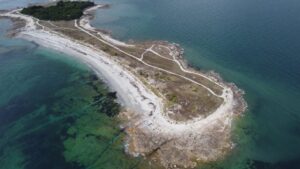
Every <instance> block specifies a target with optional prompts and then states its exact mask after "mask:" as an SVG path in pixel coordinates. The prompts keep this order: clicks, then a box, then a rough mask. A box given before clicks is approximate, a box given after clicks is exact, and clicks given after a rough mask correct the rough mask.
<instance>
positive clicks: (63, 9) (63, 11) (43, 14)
mask: <svg viewBox="0 0 300 169" xmlns="http://www.w3.org/2000/svg"><path fill="white" fill-rule="evenodd" d="M94 5H95V3H94V2H90V1H59V2H57V4H56V5H55V6H49V7H43V6H30V7H28V8H24V9H23V10H22V11H21V13H22V14H25V15H31V16H33V17H36V18H38V19H41V20H53V21H58V20H73V19H78V18H80V17H81V16H82V15H83V10H84V9H86V8H88V7H91V6H94Z"/></svg>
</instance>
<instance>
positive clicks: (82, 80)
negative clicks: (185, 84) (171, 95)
mask: <svg viewBox="0 0 300 169" xmlns="http://www.w3.org/2000/svg"><path fill="white" fill-rule="evenodd" d="M43 2H45V0H18V1H11V0H0V9H12V8H16V7H22V6H27V5H28V4H33V3H43ZM96 2H97V3H109V4H110V5H111V6H110V8H107V9H101V10H98V11H97V12H96V16H95V18H94V20H93V21H92V25H93V26H95V27H97V28H101V29H105V30H107V31H109V32H110V33H111V35H112V36H113V37H115V38H117V39H120V40H123V41H137V42H138V41H151V40H167V41H169V42H175V43H178V44H180V45H181V46H182V47H183V48H184V51H185V54H184V55H185V59H186V61H187V62H188V64H189V65H190V66H192V67H194V68H196V69H199V70H201V71H204V72H206V71H212V70H213V71H215V72H217V73H219V74H220V75H221V77H222V78H223V79H224V80H225V81H227V82H233V83H235V84H236V85H237V86H238V87H239V88H240V89H242V90H243V91H244V92H245V95H244V97H245V100H246V101H247V103H248V108H247V111H246V112H245V113H244V114H243V115H241V117H240V118H238V119H236V120H235V122H234V129H233V131H232V137H233V140H234V142H235V148H234V149H233V151H232V152H231V153H229V154H228V155H227V156H226V157H224V159H220V160H218V161H216V162H213V163H209V164H205V165H203V164H202V165H200V166H199V167H198V168H199V169H299V168H300V85H299V83H300V66H299V65H300V2H299V1H298V0H264V1H261V0H228V1H224V0H184V1H183V0H151V1H149V0H122V1H120V0H101V1H100V0H96ZM0 25H1V26H0V169H41V168H43V169H127V168H128V169H130V168H131V169H133V168H140V169H148V168H151V165H149V163H148V162H147V161H145V160H144V159H142V158H133V157H129V156H128V155H126V153H125V152H124V145H123V140H124V137H125V136H124V133H123V132H122V131H121V130H120V129H119V124H120V122H119V121H118V119H117V118H116V117H115V114H116V113H117V112H118V111H119V109H120V105H119V104H118V103H116V102H115V101H114V98H113V97H112V95H113V94H111V92H112V91H110V90H109V89H108V86H106V84H104V83H103V82H102V81H101V79H99V78H97V76H96V75H95V74H94V73H93V72H92V70H90V69H89V68H88V67H87V66H85V65H84V64H82V63H80V62H79V61H77V60H74V59H73V58H72V56H67V55H65V54H62V53H58V52H56V51H53V50H51V49H46V48H43V47H40V46H39V45H37V44H34V43H31V42H28V41H25V40H21V39H15V38H9V37H7V36H6V31H7V30H9V29H10V28H11V26H12V23H11V21H9V20H0Z"/></svg>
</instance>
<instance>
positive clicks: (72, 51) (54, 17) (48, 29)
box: [0, 1, 247, 168]
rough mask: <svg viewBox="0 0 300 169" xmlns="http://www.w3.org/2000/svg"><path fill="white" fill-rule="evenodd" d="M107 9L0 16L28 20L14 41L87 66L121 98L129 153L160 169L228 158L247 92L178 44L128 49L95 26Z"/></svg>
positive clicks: (82, 6)
mask: <svg viewBox="0 0 300 169" xmlns="http://www.w3.org/2000/svg"><path fill="white" fill-rule="evenodd" d="M73 7H74V8H73ZM104 7H107V5H95V4H93V3H92V2H77V1H72V2H58V3H57V4H56V5H53V6H45V7H43V6H32V7H29V8H24V9H21V10H19V9H18V10H13V11H9V12H4V13H3V14H1V15H0V16H3V17H8V18H11V19H13V21H14V22H15V23H19V22H23V24H18V25H19V28H15V29H14V31H15V33H14V35H15V36H16V37H18V38H23V39H27V40H29V41H33V42H35V43H37V44H39V45H42V46H45V47H48V48H51V49H54V50H57V51H60V52H63V53H66V54H69V55H70V56H73V57H75V58H77V59H79V60H81V61H83V62H84V63H85V64H87V65H89V66H90V67H91V68H92V69H93V70H94V71H95V73H96V74H97V75H99V77H100V78H102V79H103V80H104V81H105V82H106V83H107V84H108V86H109V87H110V88H111V89H112V90H114V91H116V92H117V93H116V96H117V99H118V100H119V102H120V103H122V105H123V107H124V110H123V111H122V112H120V113H119V114H118V116H117V117H118V118H120V120H121V121H122V124H120V127H121V130H122V131H124V132H125V133H126V139H125V141H124V145H125V146H124V147H125V152H126V153H128V154H130V155H132V156H143V157H144V158H146V159H148V160H151V162H152V163H153V164H159V166H160V167H159V168H194V167H196V166H197V165H201V163H207V162H211V161H216V160H218V159H222V158H223V157H224V156H225V155H227V154H228V153H229V152H230V151H231V150H232V149H233V148H234V143H233V141H232V137H231V132H232V123H233V121H234V119H235V118H237V117H239V116H240V115H241V114H242V113H243V112H244V111H245V109H246V107H247V104H246V103H245V101H244V99H243V91H242V90H240V89H238V88H237V87H236V86H235V85H234V84H232V83H227V82H224V81H223V80H222V79H221V77H220V76H219V75H218V74H216V73H214V72H208V73H203V72H200V71H199V70H195V69H193V68H191V67H189V66H188V65H187V63H186V62H185V61H184V56H183V55H184V52H183V49H182V48H181V47H180V46H179V45H178V44H175V43H170V42H167V41H147V42H138V43H137V42H132V43H125V42H121V41H118V40H116V39H113V38H111V37H110V35H108V34H106V33H105V32H103V31H101V30H99V29H96V28H94V27H92V26H91V25H90V20H91V19H92V18H93V16H94V11H95V10H96V9H99V8H104ZM54 11H57V12H54ZM25 14H26V15H25ZM20 25H21V26H20ZM113 96H114V97H115V94H114V95H113Z"/></svg>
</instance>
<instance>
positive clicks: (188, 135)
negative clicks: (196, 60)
mask: <svg viewBox="0 0 300 169" xmlns="http://www.w3.org/2000/svg"><path fill="white" fill-rule="evenodd" d="M92 8H93V10H96V9H98V8H99V6H98V7H97V8H96V7H92ZM86 11H88V12H91V11H92V10H91V8H89V9H87V10H86ZM15 12H17V11H12V12H9V13H6V14H5V15H6V16H7V17H10V18H20V19H22V20H25V21H26V26H25V27H24V28H22V29H21V30H20V32H19V34H18V35H17V36H16V37H18V38H23V39H26V40H29V41H33V42H36V43H38V44H39V45H41V46H44V47H47V48H51V49H54V50H57V51H60V52H63V53H66V54H68V55H70V56H73V57H75V58H76V59H79V60H81V61H82V62H84V63H85V64H87V65H88V66H89V67H91V69H92V70H93V71H95V72H96V73H97V75H98V76H99V77H100V78H101V79H102V80H104V82H105V83H106V84H108V86H109V87H110V88H111V89H113V90H116V91H117V96H118V99H120V101H121V103H123V104H124V106H126V107H127V108H129V109H131V110H129V111H128V112H124V113H123V114H122V115H124V116H125V117H127V118H128V119H127V123H126V124H124V125H123V126H126V133H127V139H126V146H125V148H126V149H125V150H126V152H127V153H129V154H131V155H134V156H137V155H142V156H146V155H147V154H148V153H149V152H148V151H149V150H148V149H146V148H147V147H148V146H150V147H151V145H148V144H146V143H145V144H146V145H140V141H139V140H140V139H147V138H149V139H150V140H152V139H153V138H150V137H156V138H158V139H155V140H154V141H157V142H164V141H165V140H166V139H167V140H170V139H172V141H170V142H171V143H174V144H175V146H173V147H171V148H176V149H177V150H173V151H175V152H176V151H178V150H181V149H187V150H188V149H194V148H195V147H197V148H198V149H199V151H198V152H196V153H195V154H193V156H192V157H195V158H197V159H196V161H214V160H217V159H218V158H221V157H223V156H224V155H225V154H226V153H225V152H224V150H225V151H226V152H227V151H228V150H230V149H232V148H233V143H232V142H231V139H230V134H231V133H230V132H231V124H232V120H233V119H234V117H235V116H236V115H239V114H240V113H241V112H243V111H245V109H246V107H247V105H246V103H245V101H244V100H243V98H242V94H243V93H242V92H241V91H240V89H238V88H237V87H236V86H235V85H234V84H229V83H225V82H223V80H222V79H220V78H218V76H214V77H213V78H214V79H215V80H216V81H219V82H218V83H219V84H221V85H222V87H224V91H223V94H222V96H221V97H223V98H224V103H222V105H221V106H220V107H219V108H218V109H217V110H216V111H215V112H213V113H212V114H211V115H209V116H208V117H206V118H204V119H203V118H202V117H201V118H195V119H193V120H190V121H186V122H174V121H173V120H171V119H168V117H166V115H164V113H163V111H164V102H163V98H160V97H159V96H157V95H156V94H155V93H154V92H153V91H151V89H149V88H148V87H147V86H146V85H145V84H143V82H142V81H141V80H140V79H139V78H138V77H136V76H135V75H134V74H133V73H132V72H130V71H129V70H127V69H126V68H124V67H123V66H122V65H121V64H120V63H119V62H118V60H116V59H115V60H114V59H112V58H111V57H110V56H109V55H108V54H107V53H105V52H103V51H101V50H100V49H97V48H95V47H93V46H91V45H89V44H85V43H84V42H80V41H77V40H74V39H72V38H70V37H67V36H65V35H62V34H59V33H55V32H53V31H52V32H51V31H46V30H40V29H37V27H36V24H37V23H36V22H35V19H33V18H32V17H29V16H24V15H21V14H16V13H15ZM90 19H91V18H90V15H89V14H88V13H85V16H84V17H82V19H81V20H80V21H79V23H80V24H79V26H82V27H83V28H85V29H86V30H88V29H91V30H93V31H95V32H98V31H97V30H95V28H93V27H92V26H91V25H90V24H89V20H90ZM91 30H90V31H91ZM98 33H99V34H100V36H103V35H104V34H103V33H102V32H98ZM103 39H104V40H106V41H108V42H109V43H111V44H113V45H117V46H122V45H123V46H124V45H125V46H126V47H130V46H132V45H131V44H126V43H124V42H120V41H118V40H115V39H113V38H111V37H110V36H108V38H107V37H106V38H103ZM178 48H180V47H179V46H178ZM182 54H183V52H180V55H178V56H180V57H182ZM177 61H178V62H181V63H180V64H181V65H182V67H183V68H184V69H185V70H187V71H192V72H197V73H198V72H199V71H196V70H194V69H193V68H190V67H188V66H187V64H185V62H184V61H183V58H177ZM202 75H203V76H205V77H206V78H209V79H210V78H212V76H208V75H206V74H202ZM150 113H151V114H153V115H152V116H149V115H148V114H150ZM137 133H139V134H141V133H142V134H141V135H140V136H136V134H137ZM216 135H221V136H220V137H219V136H216ZM140 137H142V138H140ZM173 139H174V140H175V141H173ZM211 141H217V142H218V145H217V147H218V148H217V149H212V148H211V147H210V144H211ZM158 144H161V143H158ZM151 149H153V147H151ZM165 151H168V150H165ZM188 151H189V150H188ZM207 151H211V152H207ZM169 153H171V152H169ZM159 156H160V158H161V159H158V161H160V162H161V163H162V165H163V166H168V165H169V162H167V161H165V160H168V157H166V156H164V154H162V153H160V154H159ZM178 158H179V157H178ZM155 160H156V159H154V161H155ZM173 160H174V162H172V165H175V166H176V165H177V166H180V165H181V166H188V167H195V165H196V163H195V162H194V161H190V160H189V159H184V160H183V162H184V163H185V165H182V164H181V161H178V162H176V160H182V159H177V157H175V159H173Z"/></svg>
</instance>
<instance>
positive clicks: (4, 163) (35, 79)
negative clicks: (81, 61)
mask: <svg viewBox="0 0 300 169" xmlns="http://www.w3.org/2000/svg"><path fill="white" fill-rule="evenodd" d="M30 49H31V50H24V48H20V50H17V49H16V50H14V52H11V51H9V52H5V53H1V54H0V57H1V60H0V65H1V71H0V75H1V76H0V80H1V83H0V89H1V91H2V92H1V95H0V101H1V103H2V104H1V105H0V122H1V123H0V169H41V168H42V169H127V168H128V169H139V168H141V169H147V168H149V165H148V162H146V161H145V160H143V159H141V158H133V157H130V156H128V155H127V154H126V153H125V152H124V136H125V133H124V132H123V131H122V130H121V129H120V127H119V125H120V121H119V120H118V117H117V115H118V113H119V111H120V105H119V104H117V103H116V102H115V98H116V93H115V92H111V91H109V90H108V88H107V86H106V85H105V84H103V83H102V81H100V80H99V79H98V78H97V76H95V75H94V74H93V73H92V72H91V71H89V70H87V69H86V68H82V66H77V65H78V63H73V62H74V61H72V63H70V64H69V63H67V64H66V63H63V62H65V61H62V60H63V59H61V58H63V57H66V56H64V55H61V54H58V53H53V52H49V51H44V50H40V49H32V48H30ZM36 50H38V52H32V51H36ZM24 51H26V52H24ZM53 55H56V56H55V57H53V58H51V56H53ZM45 56H47V57H48V56H49V57H50V58H51V59H48V58H46V57H45ZM70 62H71V61H70ZM69 65H72V66H69ZM78 67H79V68H78ZM6 84H9V85H10V86H12V87H13V91H15V93H12V92H11V90H10V88H9V86H7V85H6ZM18 84H22V85H18ZM2 89H3V90H2ZM8 96H10V97H8Z"/></svg>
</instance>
